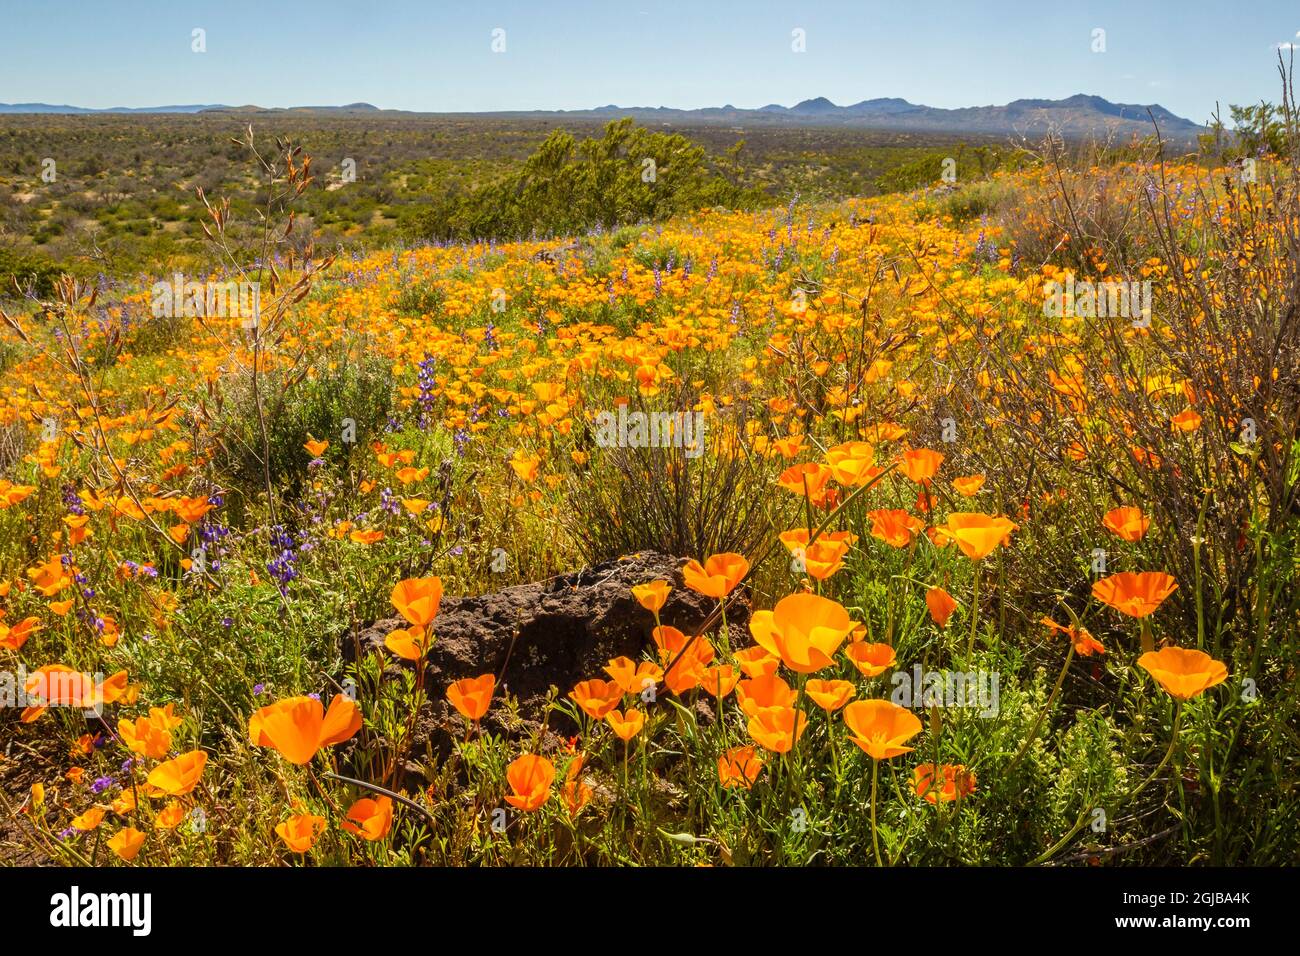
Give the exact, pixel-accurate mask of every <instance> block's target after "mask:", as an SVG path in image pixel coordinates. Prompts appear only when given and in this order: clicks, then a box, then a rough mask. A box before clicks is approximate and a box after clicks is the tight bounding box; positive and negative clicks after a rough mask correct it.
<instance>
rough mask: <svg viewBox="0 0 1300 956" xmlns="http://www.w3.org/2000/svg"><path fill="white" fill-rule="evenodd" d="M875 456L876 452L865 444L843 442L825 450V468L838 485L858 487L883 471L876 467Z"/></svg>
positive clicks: (860, 442) (861, 442)
mask: <svg viewBox="0 0 1300 956" xmlns="http://www.w3.org/2000/svg"><path fill="white" fill-rule="evenodd" d="M875 454H876V450H875V449H874V448H873V447H872V446H871V445H870V444H869V443H867V442H864V441H850V442H844V443H843V444H841V445H835V446H834V447H833V448H828V449H827V450H826V467H827V469H828V470H829V471H830V474H831V477H832V478H834V479H835V480H836V481H838V482H839V483H840V484H842V485H847V486H849V487H858V486H860V485H865V484H866V483H867V482H869V481H871V480H872V479H873V478H875V477H876V476H877V475H879V474H880V473H881V472H882V471H884V469H883V468H878V467H876V465H875Z"/></svg>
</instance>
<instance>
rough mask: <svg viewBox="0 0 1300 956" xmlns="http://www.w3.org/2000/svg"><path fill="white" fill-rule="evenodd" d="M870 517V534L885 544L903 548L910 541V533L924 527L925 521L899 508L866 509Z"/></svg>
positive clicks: (912, 533) (914, 532)
mask: <svg viewBox="0 0 1300 956" xmlns="http://www.w3.org/2000/svg"><path fill="white" fill-rule="evenodd" d="M867 517H868V518H870V519H871V534H872V536H873V537H876V538H879V539H880V540H881V541H883V542H885V544H888V545H892V546H893V547H895V548H905V547H907V546H908V545H909V544H911V542H912V535H914V534H916V532H918V531H920V530H921V529H922V528H924V527H925V522H924V521H922V520H921V519H920V518H917V517H915V516H914V515H911V514H908V513H907V512H906V511H904V510H902V509H901V508H877V509H876V510H875V511H868V512H867Z"/></svg>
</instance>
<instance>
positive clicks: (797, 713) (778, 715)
mask: <svg viewBox="0 0 1300 956" xmlns="http://www.w3.org/2000/svg"><path fill="white" fill-rule="evenodd" d="M807 726H808V718H807V716H805V715H804V712H803V711H802V710H795V709H794V708H793V707H763V708H760V709H759V710H758V711H756V712H755V713H754V714H752V715H751V716H750V718H749V724H748V730H749V736H751V737H753V738H754V743H756V744H758V745H759V746H760V747H762V748H763V749H764V750H770V751H772V753H778V754H783V753H789V752H790V750H791V748H793V747H794V745H795V743H796V742H797V741H798V739H799V738H800V737H802V736H803V732H804V730H805V728H806V727H807Z"/></svg>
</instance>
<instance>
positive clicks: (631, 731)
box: [605, 707, 645, 743]
mask: <svg viewBox="0 0 1300 956" xmlns="http://www.w3.org/2000/svg"><path fill="white" fill-rule="evenodd" d="M605 720H606V722H607V723H608V724H609V726H610V728H611V729H612V730H613V731H614V733H615V735H617V737H618V739H619V740H621V741H623V742H624V743H627V742H628V741H629V740H631V739H632V738H633V737H635V736H636V735H637V734H639V733H641V728H642V727H644V726H645V714H643V713H642V712H641V711H639V710H637V709H636V708H635V707H629V708H628V709H627V710H626V711H618V710H611V711H610V712H609V713H608V714H606V715H605Z"/></svg>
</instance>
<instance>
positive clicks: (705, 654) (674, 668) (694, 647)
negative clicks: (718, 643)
mask: <svg viewBox="0 0 1300 956" xmlns="http://www.w3.org/2000/svg"><path fill="white" fill-rule="evenodd" d="M713 656H714V651H713V645H712V644H710V643H709V642H708V641H707V640H706V639H705V638H703V637H701V638H698V639H697V640H696V641H695V642H694V643H692V644H691V646H690V648H689V649H688V650H687V651H686V652H685V653H684V654H682V655H681V656H680V657H679V658H678V659H677V663H676V664H672V663H671V661H668V660H665V662H664V666H665V667H669V665H670V664H671V669H670V670H666V671H665V672H664V678H663V679H664V684H665V685H666V686H667V687H668V689H669V690H670V691H671V692H672V693H674V694H676V695H677V696H679V697H680V696H681V695H682V694H684V693H686V692H687V691H688V690H694V689H695V688H696V687H699V686H700V682H701V681H702V680H704V672H705V671H706V670H707V669H708V666H709V664H711V663H712V662H713Z"/></svg>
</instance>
